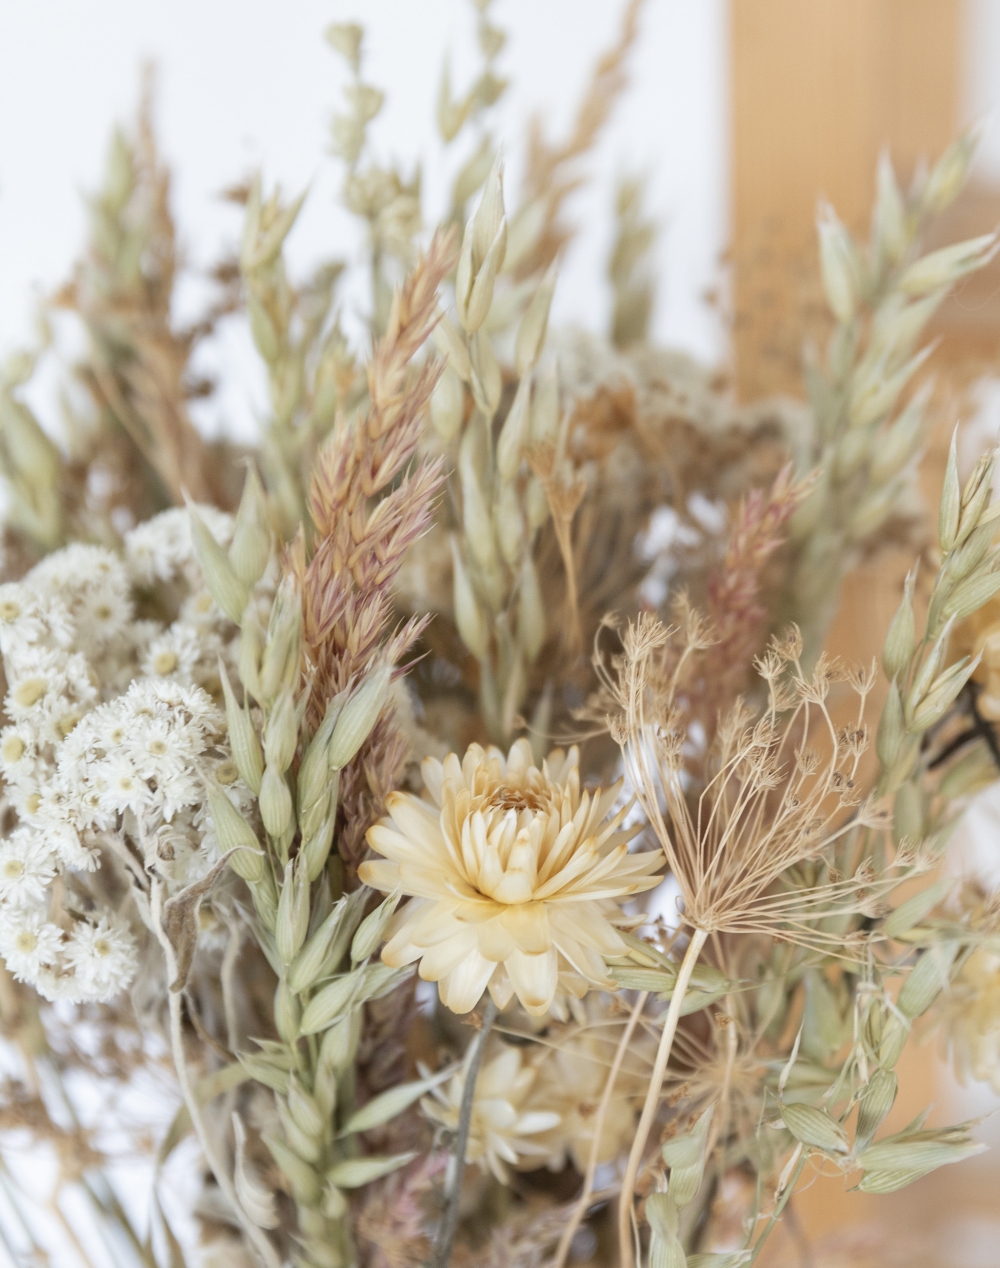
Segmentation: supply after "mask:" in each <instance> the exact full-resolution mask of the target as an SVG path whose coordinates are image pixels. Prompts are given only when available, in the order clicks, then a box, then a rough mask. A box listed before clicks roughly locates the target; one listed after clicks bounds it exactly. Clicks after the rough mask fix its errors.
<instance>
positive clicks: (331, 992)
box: [301, 973, 361, 1035]
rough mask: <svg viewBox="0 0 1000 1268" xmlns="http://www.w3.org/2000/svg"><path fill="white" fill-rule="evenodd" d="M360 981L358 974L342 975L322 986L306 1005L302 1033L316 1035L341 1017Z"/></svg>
mask: <svg viewBox="0 0 1000 1268" xmlns="http://www.w3.org/2000/svg"><path fill="white" fill-rule="evenodd" d="M360 981H361V975H360V974H359V973H344V974H342V975H341V976H340V977H335V978H334V979H333V981H332V982H330V983H329V984H328V985H327V986H324V987H323V989H322V990H321V991H319V992H318V994H316V995H314V996H313V998H312V999H311V1000H310V1001H309V1003H308V1004H307V1005H306V1009H305V1012H304V1013H303V1014H302V1023H301V1030H302V1033H303V1034H304V1035H315V1034H318V1033H319V1032H320V1031H321V1030H326V1029H327V1027H328V1026H330V1025H332V1023H333V1022H335V1021H336V1020H337V1018H338V1017H341V1016H342V1015H343V1014H344V1013H345V1012H346V1011H347V1009H348V1008H349V1007H350V1004H351V1001H352V1000H353V998H354V993H355V991H356V990H357V988H358V986H359V985H360Z"/></svg>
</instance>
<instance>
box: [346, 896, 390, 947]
mask: <svg viewBox="0 0 1000 1268" xmlns="http://www.w3.org/2000/svg"><path fill="white" fill-rule="evenodd" d="M399 899H400V894H399V893H395V894H390V895H389V897H388V898H386V899H384V900H383V901H382V902H380V903H379V905H378V906H377V907H376V908H375V910H374V911H372V912H369V914H368V915H367V916H365V918H364V920H362V922H361V924H360V926H359V927H358V932H357V933H356V934H355V935H354V940H353V942H352V943H351V963H352V964H358V963H359V962H360V961H361V960H367V959H368V957H369V956H370V955H373V954H374V953H375V951H376V950H377V948H378V947H379V945H380V944H381V942H382V937H383V935H384V933H385V930H386V926H387V925H388V923H389V921H390V920H391V919H392V917H393V914H394V913H395V910H396V908H397V907H398V906H399Z"/></svg>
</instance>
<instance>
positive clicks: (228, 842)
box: [208, 788, 264, 882]
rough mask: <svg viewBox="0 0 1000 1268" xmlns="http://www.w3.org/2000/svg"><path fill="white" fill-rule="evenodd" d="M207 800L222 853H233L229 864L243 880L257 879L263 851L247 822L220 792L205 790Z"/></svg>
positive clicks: (262, 865) (261, 872)
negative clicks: (231, 851)
mask: <svg viewBox="0 0 1000 1268" xmlns="http://www.w3.org/2000/svg"><path fill="white" fill-rule="evenodd" d="M208 804H209V809H210V810H211V811H212V821H213V823H214V824H215V835H216V837H217V838H218V841H219V849H220V850H221V851H222V853H223V854H227V853H228V852H229V851H230V850H235V851H236V853H235V854H234V855H233V856H232V858H231V859H230V860H229V866H230V867H231V868H232V869H233V871H234V872H235V873H236V875H237V876H242V878H243V879H244V880H245V881H251V882H253V881H259V880H260V878H261V876H262V875H263V873H264V852H263V850H262V849H261V848H260V842H259V841H258V840H257V837H256V834H255V833H254V830H253V828H251V827H250V825H249V823H247V821H246V820H245V819H244V818H243V816H242V815H241V814H240V812H239V811H238V810H237V809H236V807H235V806H234V805H233V803H232V802H231V801H230V800H229V798H228V797H227V796H226V794H225V793H223V792H217V791H216V790H214V789H212V788H210V789H209V790H208Z"/></svg>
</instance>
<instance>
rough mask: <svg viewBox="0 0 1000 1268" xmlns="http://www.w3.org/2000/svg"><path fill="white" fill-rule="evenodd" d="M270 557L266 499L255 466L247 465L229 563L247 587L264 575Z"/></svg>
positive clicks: (269, 533)
mask: <svg viewBox="0 0 1000 1268" xmlns="http://www.w3.org/2000/svg"><path fill="white" fill-rule="evenodd" d="M270 556H271V530H270V528H269V527H268V523H267V498H266V497H265V495H264V488H263V485H262V484H261V482H260V477H259V476H258V475H257V472H256V469H255V468H254V467H252V466H251V467H248V469H247V478H246V480H245V482H244V484H243V495H242V497H241V498H240V505H239V509H238V510H237V512H236V522H235V524H234V526H233V540H232V542H231V544H230V547H229V562H230V563H231V564H232V567H233V572H235V573H236V575H237V577H239V579H240V581H242V582H243V584H244V585H245V586H253V585H255V584H256V583H257V582H258V581H259V580H260V579H261V577H262V576H263V575H264V569H265V568H266V567H267V561H268V559H269V558H270Z"/></svg>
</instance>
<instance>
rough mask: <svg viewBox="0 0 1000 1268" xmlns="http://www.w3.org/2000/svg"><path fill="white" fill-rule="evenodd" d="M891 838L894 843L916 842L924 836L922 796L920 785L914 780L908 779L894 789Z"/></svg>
mask: <svg viewBox="0 0 1000 1268" xmlns="http://www.w3.org/2000/svg"><path fill="white" fill-rule="evenodd" d="M892 838H893V841H894V842H895V843H896V845H899V844H900V843H901V842H903V841H911V842H914V843H916V842H918V841H922V840H923V838H924V797H923V792H922V790H921V788H920V785H919V784H918V783H917V782H916V781H914V780H908V781H907V782H906V783H905V784H902V785H901V786H900V787H899V788H898V789H897V790H896V800H895V803H894V805H893V812H892Z"/></svg>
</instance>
